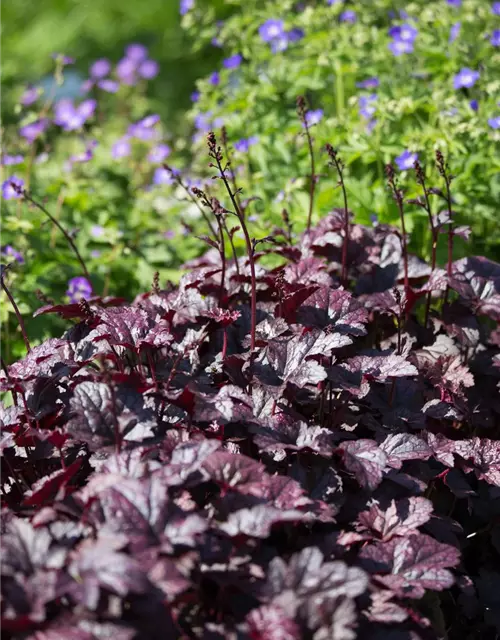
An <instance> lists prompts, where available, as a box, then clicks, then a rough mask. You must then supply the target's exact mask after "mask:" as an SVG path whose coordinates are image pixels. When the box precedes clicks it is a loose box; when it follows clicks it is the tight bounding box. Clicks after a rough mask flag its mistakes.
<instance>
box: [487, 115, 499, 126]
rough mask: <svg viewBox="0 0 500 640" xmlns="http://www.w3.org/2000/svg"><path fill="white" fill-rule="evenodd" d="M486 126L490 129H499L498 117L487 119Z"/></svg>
mask: <svg viewBox="0 0 500 640" xmlns="http://www.w3.org/2000/svg"><path fill="white" fill-rule="evenodd" d="M488 124H489V125H490V127H491V128H492V129H500V116H495V117H494V118H489V120H488Z"/></svg>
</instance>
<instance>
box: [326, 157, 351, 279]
mask: <svg viewBox="0 0 500 640" xmlns="http://www.w3.org/2000/svg"><path fill="white" fill-rule="evenodd" d="M326 151H327V153H328V155H329V156H330V159H331V160H330V164H331V166H333V167H335V169H336V170H337V173H338V176H339V184H340V187H341V189H342V195H343V196H344V240H343V243H342V271H341V276H340V281H341V283H342V284H343V285H344V286H346V285H347V250H348V245H349V209H348V206H347V190H346V188H345V182H344V163H343V162H342V160H341V159H340V158H339V157H338V154H337V151H336V149H334V148H333V147H332V145H331V144H327V145H326Z"/></svg>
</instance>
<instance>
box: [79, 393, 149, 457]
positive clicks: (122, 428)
mask: <svg viewBox="0 0 500 640" xmlns="http://www.w3.org/2000/svg"><path fill="white" fill-rule="evenodd" d="M71 411H72V418H71V419H70V420H69V422H68V424H67V430H68V432H69V433H70V434H71V435H72V436H73V437H74V438H75V439H77V440H82V441H83V442H86V443H87V445H88V446H89V448H90V449H91V450H93V451H97V450H98V449H100V448H102V447H107V446H115V445H117V444H118V443H119V441H120V439H123V438H124V437H128V438H129V439H131V438H133V431H136V433H137V434H138V439H139V440H142V439H143V438H144V437H147V436H151V435H153V434H152V431H151V430H152V428H153V427H154V426H155V424H156V423H155V421H154V420H153V416H152V412H151V410H149V409H147V408H146V407H145V406H144V398H143V396H142V395H141V394H139V393H138V392H137V391H134V390H132V389H129V388H127V387H115V388H112V387H110V386H109V385H107V384H105V383H104V382H87V381H85V382H81V383H80V384H79V385H78V386H77V387H75V391H74V394H73V397H72V399H71ZM117 441H118V442H117Z"/></svg>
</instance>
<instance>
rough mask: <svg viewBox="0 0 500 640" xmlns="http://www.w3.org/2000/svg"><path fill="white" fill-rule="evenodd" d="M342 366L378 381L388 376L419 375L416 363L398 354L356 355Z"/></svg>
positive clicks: (384, 379) (383, 380)
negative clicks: (413, 363)
mask: <svg viewBox="0 0 500 640" xmlns="http://www.w3.org/2000/svg"><path fill="white" fill-rule="evenodd" d="M340 366H341V367H343V368H345V369H347V370H348V371H351V372H360V373H361V374H362V375H363V376H364V377H367V378H368V379H372V380H377V381H378V382H385V381H386V380H387V379H388V378H399V377H404V376H416V375H418V370H417V369H416V368H415V366H414V365H412V364H411V363H410V362H408V361H407V360H406V359H405V358H404V357H403V356H398V355H396V354H387V355H373V356H372V355H361V356H354V357H353V358H349V360H347V361H346V362H345V363H342V364H341V365H340Z"/></svg>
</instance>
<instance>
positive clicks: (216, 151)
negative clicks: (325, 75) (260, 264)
mask: <svg viewBox="0 0 500 640" xmlns="http://www.w3.org/2000/svg"><path fill="white" fill-rule="evenodd" d="M208 148H209V155H210V157H211V158H213V159H214V160H215V162H216V166H217V169H218V170H219V175H220V178H221V180H222V182H223V183H224V186H225V187H226V191H227V193H228V195H229V199H230V200H231V203H232V205H233V207H234V212H235V214H236V217H237V218H238V220H239V222H240V224H241V228H242V231H243V235H244V236H245V244H246V248H247V253H248V261H249V264H250V279H251V288H252V292H251V308H250V314H251V325H250V365H251V364H252V362H253V358H254V351H255V327H256V326H257V278H256V275H255V260H254V247H253V245H252V241H251V239H250V235H249V233H248V229H247V226H246V224H245V218H244V217H243V214H242V212H241V209H240V207H239V206H238V203H237V201H236V198H235V194H234V193H233V192H232V190H231V187H230V186H229V182H228V179H227V176H226V171H225V167H223V166H222V153H221V148H220V147H218V146H217V141H216V138H215V134H214V133H213V132H210V133H209V134H208Z"/></svg>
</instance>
